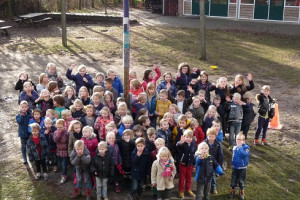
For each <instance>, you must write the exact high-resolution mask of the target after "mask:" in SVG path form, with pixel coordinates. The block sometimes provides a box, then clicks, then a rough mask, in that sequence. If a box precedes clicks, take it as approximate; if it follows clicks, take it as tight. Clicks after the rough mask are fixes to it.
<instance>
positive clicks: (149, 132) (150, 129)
mask: <svg viewBox="0 0 300 200" xmlns="http://www.w3.org/2000/svg"><path fill="white" fill-rule="evenodd" d="M153 135H156V130H155V128H153V127H150V128H148V129H147V136H148V137H151V136H153Z"/></svg>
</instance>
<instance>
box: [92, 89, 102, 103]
mask: <svg viewBox="0 0 300 200" xmlns="http://www.w3.org/2000/svg"><path fill="white" fill-rule="evenodd" d="M104 91H105V89H104V87H102V86H99V85H96V86H95V87H94V88H93V94H95V93H96V92H99V93H100V95H101V100H100V102H101V103H103V102H104V97H103V95H104Z"/></svg>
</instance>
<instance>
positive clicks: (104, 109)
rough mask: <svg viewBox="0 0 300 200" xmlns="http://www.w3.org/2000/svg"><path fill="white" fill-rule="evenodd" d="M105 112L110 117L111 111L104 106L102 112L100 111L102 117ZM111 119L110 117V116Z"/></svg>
mask: <svg viewBox="0 0 300 200" xmlns="http://www.w3.org/2000/svg"><path fill="white" fill-rule="evenodd" d="M103 112H107V113H108V115H110V109H109V108H108V107H107V106H104V107H103V108H102V109H101V110H100V114H101V115H102V114H103ZM108 117H109V116H108Z"/></svg>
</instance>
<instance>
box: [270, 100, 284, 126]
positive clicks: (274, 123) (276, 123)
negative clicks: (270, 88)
mask: <svg viewBox="0 0 300 200" xmlns="http://www.w3.org/2000/svg"><path fill="white" fill-rule="evenodd" d="M282 127H283V125H281V124H280V121H279V111H278V104H277V103H275V115H274V117H273V119H272V121H271V122H270V123H269V127H268V128H269V129H275V130H280V129H281V128H282Z"/></svg>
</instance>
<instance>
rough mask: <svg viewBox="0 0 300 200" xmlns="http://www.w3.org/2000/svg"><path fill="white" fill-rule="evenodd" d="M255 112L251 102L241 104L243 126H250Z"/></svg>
mask: <svg viewBox="0 0 300 200" xmlns="http://www.w3.org/2000/svg"><path fill="white" fill-rule="evenodd" d="M255 116H256V114H255V112H254V110H253V103H247V104H246V106H243V121H242V125H243V126H250V124H251V122H253V120H254V118H255Z"/></svg>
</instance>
